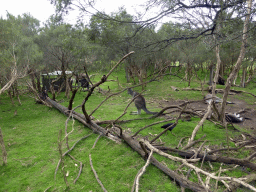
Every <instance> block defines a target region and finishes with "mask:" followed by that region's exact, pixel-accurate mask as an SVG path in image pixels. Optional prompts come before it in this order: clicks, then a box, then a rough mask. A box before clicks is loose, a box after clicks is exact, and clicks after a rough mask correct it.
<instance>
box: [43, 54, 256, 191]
mask: <svg viewBox="0 0 256 192" xmlns="http://www.w3.org/2000/svg"><path fill="white" fill-rule="evenodd" d="M130 54H131V53H130ZM127 56H129V54H127V55H126V56H125V57H123V58H122V59H121V60H120V61H119V62H118V63H117V65H118V64H119V63H120V62H121V61H122V60H123V59H124V58H126V57H127ZM117 65H116V66H117ZM116 66H115V67H116ZM115 67H114V68H115ZM114 68H113V69H114ZM113 69H112V70H111V71H110V72H109V73H108V74H107V75H104V76H102V78H101V80H100V81H99V82H97V83H95V84H94V85H92V87H91V88H90V89H89V91H88V93H87V95H86V97H85V99H84V101H83V102H82V104H81V105H80V106H77V107H76V108H78V107H81V108H82V111H83V114H80V113H77V112H75V109H76V108H74V109H72V102H73V99H74V97H75V94H76V91H73V95H72V97H71V99H70V102H69V106H68V108H67V107H64V106H62V105H60V104H59V103H57V102H56V101H54V100H52V99H50V98H49V97H46V99H45V102H46V103H47V104H48V105H51V106H52V107H54V108H56V109H58V110H59V111H60V112H61V113H63V114H65V115H66V116H68V117H69V118H70V117H71V116H72V117H73V118H74V119H77V120H78V121H80V122H81V123H82V124H84V125H85V126H86V127H88V128H90V129H92V130H93V131H94V132H95V133H97V134H99V135H100V136H104V137H106V138H108V139H111V140H113V141H115V142H117V143H121V141H124V142H125V143H127V144H128V145H129V146H130V147H131V148H132V149H133V150H134V151H136V152H137V153H139V154H140V155H141V156H142V158H143V159H145V160H147V163H146V165H145V166H144V169H142V170H140V172H139V173H138V174H137V176H136V181H135V182H134V185H136V190H138V186H139V185H138V182H139V177H140V176H141V175H142V174H143V173H144V171H145V168H146V166H147V165H148V163H149V162H150V163H152V164H153V165H154V166H156V167H157V168H158V169H160V170H161V171H162V172H164V173H165V174H166V175H168V176H169V177H170V178H171V179H173V180H174V181H175V182H176V183H177V184H178V185H180V186H181V187H182V188H188V189H191V190H192V191H210V190H211V189H210V186H209V182H210V179H214V180H216V181H221V182H222V183H223V184H224V185H225V186H226V187H227V189H230V188H231V187H229V183H227V181H228V182H230V183H231V182H235V183H236V184H234V183H231V184H232V186H238V185H237V183H238V184H239V185H243V186H245V187H248V188H250V189H252V190H255V191H256V189H255V188H254V187H253V186H251V185H249V184H248V183H246V182H244V181H243V179H239V178H232V177H221V176H220V172H219V176H215V175H216V173H210V172H207V171H204V170H203V169H202V168H199V167H196V166H195V165H194V164H192V163H195V162H198V161H200V160H201V161H202V164H203V162H204V161H216V162H221V163H227V164H235V165H240V166H245V167H248V168H251V169H252V170H256V164H255V163H253V162H251V161H250V160H251V159H252V158H253V157H254V154H253V155H251V156H250V157H248V158H246V159H242V160H240V159H236V158H226V157H216V156H213V155H205V154H202V153H200V151H201V149H202V146H203V144H204V143H205V142H206V141H204V142H203V144H202V145H201V146H200V148H199V149H198V150H197V152H196V153H193V152H191V151H185V150H188V149H189V148H191V147H192V146H193V145H195V144H196V143H198V141H202V140H201V139H202V138H203V137H202V138H201V139H199V140H194V139H193V140H191V142H190V143H189V144H188V145H187V146H186V147H184V148H183V150H177V151H175V150H171V149H170V148H167V147H162V148H161V147H154V145H156V146H157V145H158V143H155V141H156V140H157V139H158V138H159V137H160V136H161V135H162V134H164V133H165V132H167V131H168V128H166V129H165V130H164V131H162V132H161V133H160V134H158V135H157V136H156V137H155V138H154V139H153V140H151V142H149V141H147V140H137V137H135V135H133V136H131V135H129V134H128V133H127V132H126V131H124V130H123V129H122V128H121V127H120V126H118V125H115V123H117V122H122V121H121V120H119V119H120V118H121V117H122V116H123V115H124V114H126V109H127V108H128V106H129V105H130V104H131V102H132V101H131V102H130V103H129V104H128V105H127V107H126V108H125V110H124V112H123V114H122V115H120V116H119V117H118V118H117V119H116V120H113V121H105V122H107V123H108V124H109V125H110V126H111V127H110V126H108V127H107V128H103V127H101V126H100V125H99V124H101V123H99V124H97V122H96V121H94V120H93V117H92V113H91V114H90V115H88V113H87V111H86V109H85V103H86V101H87V100H88V99H89V97H90V96H91V95H92V93H93V91H94V89H95V88H96V87H98V86H99V85H101V84H102V83H104V82H106V80H107V78H108V77H109V75H110V74H111V72H112V71H113ZM126 89H127V88H126ZM126 89H124V90H126ZM124 90H123V91H124ZM123 91H121V92H123ZM108 98H109V97H108ZM100 105H101V104H100ZM98 107H99V106H98ZM98 107H97V108H98ZM176 107H177V106H176ZM182 107H183V108H181V106H180V109H181V112H180V115H179V117H178V118H177V119H176V122H175V125H176V124H177V123H178V119H179V118H180V116H181V114H182V113H183V112H186V109H185V108H186V104H184V106H183V105H182ZM97 108H96V109H97ZM162 112H163V111H162ZM159 115H160V112H159V113H158V114H157V115H156V116H155V117H157V116H159ZM147 127H149V126H146V127H144V128H143V129H145V128H147ZM67 136H68V134H67V133H66V136H65V138H66V140H68V139H67ZM60 143H61V142H60ZM252 143H253V141H252ZM67 146H68V144H67ZM59 148H61V146H60V147H59ZM73 148H74V147H72V148H71V149H69V147H68V149H69V150H68V151H67V152H65V153H62V152H60V154H61V159H62V157H63V156H64V155H66V154H68V153H69V151H71V150H72V149H73ZM166 150H167V151H172V152H178V154H179V155H180V156H182V157H184V159H182V158H178V157H174V156H172V155H169V154H166V153H164V152H163V151H166ZM153 152H155V153H158V154H160V155H162V156H164V157H166V158H169V159H171V160H172V161H175V162H177V163H182V165H181V166H180V167H182V166H186V167H188V168H189V169H193V170H194V171H195V173H196V176H197V178H198V181H199V183H195V182H192V181H191V180H189V178H188V177H186V176H184V175H183V174H179V173H178V171H179V169H178V170H175V171H173V170H171V169H169V168H168V167H167V166H166V165H164V164H163V163H161V162H159V161H158V160H157V159H156V158H154V157H153ZM187 158H190V159H187ZM61 159H60V161H59V164H60V163H61ZM90 162H91V159H90ZM91 166H92V165H91ZM92 169H93V167H92ZM56 170H57V169H56ZM79 173H81V171H79ZM95 173H96V172H95ZM200 174H203V175H205V176H207V178H206V181H205V182H204V181H203V180H202V178H201V176H200ZM95 175H97V174H95ZM77 178H78V177H77ZM64 179H65V176H64ZM96 179H97V177H96ZM248 181H251V179H248ZM98 182H99V181H98ZM99 183H101V182H99ZM67 186H68V185H67ZM133 189H134V187H133Z"/></svg>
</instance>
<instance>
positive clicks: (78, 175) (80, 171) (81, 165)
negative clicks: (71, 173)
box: [68, 154, 83, 183]
mask: <svg viewBox="0 0 256 192" xmlns="http://www.w3.org/2000/svg"><path fill="white" fill-rule="evenodd" d="M68 156H69V157H70V158H71V159H73V160H74V161H77V162H78V163H79V164H80V167H79V172H78V174H77V177H76V179H75V180H74V183H76V182H77V180H78V179H79V177H80V175H81V173H82V169H83V163H82V162H81V161H78V160H77V159H75V158H74V157H73V156H72V155H70V154H68Z"/></svg>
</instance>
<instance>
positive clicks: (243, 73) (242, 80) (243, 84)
mask: <svg viewBox="0 0 256 192" xmlns="http://www.w3.org/2000/svg"><path fill="white" fill-rule="evenodd" d="M246 76H247V67H243V72H242V78H241V82H240V87H245V79H246Z"/></svg>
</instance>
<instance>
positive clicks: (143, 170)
mask: <svg viewBox="0 0 256 192" xmlns="http://www.w3.org/2000/svg"><path fill="white" fill-rule="evenodd" d="M152 155H153V150H152V151H150V154H149V156H148V159H147V162H146V163H145V165H144V166H143V167H142V168H141V169H140V170H139V172H138V174H137V175H136V177H135V180H134V183H133V186H132V190H131V192H133V191H134V188H135V186H136V188H135V191H136V192H138V191H139V180H140V177H141V176H142V175H143V173H144V172H145V171H146V168H147V166H148V165H149V163H150V159H151V156H152Z"/></svg>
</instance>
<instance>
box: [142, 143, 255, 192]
mask: <svg viewBox="0 0 256 192" xmlns="http://www.w3.org/2000/svg"><path fill="white" fill-rule="evenodd" d="M144 143H145V145H146V146H147V147H148V148H149V149H150V150H153V151H154V152H156V153H158V154H159V155H162V156H164V157H167V158H169V159H171V160H173V161H178V162H181V163H183V164H185V165H186V166H187V167H189V168H192V169H194V170H195V172H197V173H202V174H204V175H206V176H208V177H210V178H212V179H215V180H228V181H235V182H237V183H239V184H241V185H243V186H245V187H247V188H250V189H251V190H253V191H256V188H255V187H253V186H251V185H249V184H248V183H245V182H244V181H242V180H241V179H237V178H232V177H217V176H215V174H212V173H208V172H206V171H204V170H202V169H200V168H198V167H196V166H194V165H192V164H190V163H188V161H187V160H185V159H181V158H178V157H174V156H172V155H169V154H166V153H164V152H162V151H160V150H158V149H157V148H155V147H153V146H152V145H151V144H150V143H149V142H148V141H146V140H144Z"/></svg>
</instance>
